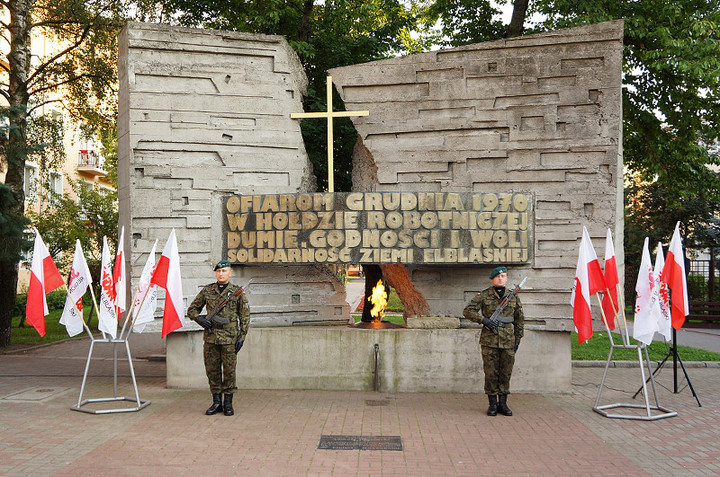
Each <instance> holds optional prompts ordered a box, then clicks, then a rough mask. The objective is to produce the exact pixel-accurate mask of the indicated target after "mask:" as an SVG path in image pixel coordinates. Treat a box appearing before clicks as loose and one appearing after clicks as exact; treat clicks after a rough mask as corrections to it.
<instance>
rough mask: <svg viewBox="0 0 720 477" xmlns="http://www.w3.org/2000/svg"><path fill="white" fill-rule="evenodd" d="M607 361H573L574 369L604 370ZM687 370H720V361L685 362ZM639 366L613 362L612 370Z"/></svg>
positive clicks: (633, 362) (633, 363) (669, 362)
mask: <svg viewBox="0 0 720 477" xmlns="http://www.w3.org/2000/svg"><path fill="white" fill-rule="evenodd" d="M606 363H607V361H591V360H587V361H573V362H572V366H573V368H604V367H605V364H606ZM652 364H653V365H655V366H658V365H659V364H660V362H659V361H652ZM665 364H666V365H668V364H670V365H672V361H670V360H668V361H667V362H666V363H665ZM683 364H684V365H685V367H686V368H720V361H683ZM637 365H638V362H637V361H612V362H611V363H610V367H611V368H634V367H636V366H637Z"/></svg>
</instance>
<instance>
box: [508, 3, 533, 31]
mask: <svg viewBox="0 0 720 477" xmlns="http://www.w3.org/2000/svg"><path fill="white" fill-rule="evenodd" d="M527 7H528V0H515V2H514V3H513V13H512V18H511V19H510V25H508V29H507V32H505V38H512V37H514V36H520V35H522V34H523V25H524V24H525V15H526V14H527Z"/></svg>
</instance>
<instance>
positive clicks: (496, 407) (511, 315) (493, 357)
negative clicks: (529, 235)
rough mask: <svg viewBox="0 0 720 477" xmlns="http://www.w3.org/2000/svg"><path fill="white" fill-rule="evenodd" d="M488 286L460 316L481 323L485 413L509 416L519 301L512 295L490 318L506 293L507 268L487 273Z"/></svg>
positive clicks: (520, 321)
mask: <svg viewBox="0 0 720 477" xmlns="http://www.w3.org/2000/svg"><path fill="white" fill-rule="evenodd" d="M490 280H491V281H492V286H491V287H488V288H486V289H485V290H483V291H481V292H480V293H478V294H477V295H476V296H475V298H473V299H472V300H471V301H470V303H469V304H468V305H467V306H466V307H465V309H464V310H463V316H464V317H465V318H468V319H470V320H472V321H476V322H478V323H482V324H483V330H482V332H481V333H480V346H481V349H482V360H483V370H484V371H485V393H486V394H487V395H488V401H489V402H490V406H489V407H488V411H487V414H488V416H495V415H497V413H498V411H499V412H500V414H502V415H504V416H512V411H511V410H510V408H509V407H508V406H507V395H508V393H509V392H510V376H511V374H512V369H513V364H514V363H515V352H516V351H517V349H518V346H519V345H520V339H521V338H522V337H523V332H524V324H525V316H524V315H523V309H522V304H521V303H520V299H519V298H518V297H517V296H514V297H513V298H512V299H511V300H510V301H509V302H508V305H507V307H506V308H505V309H504V310H503V312H502V313H501V314H500V320H490V317H491V316H492V314H493V313H494V312H495V309H496V308H497V307H498V305H499V304H500V302H501V301H502V299H503V297H504V296H505V294H506V293H509V292H508V291H507V290H506V289H505V285H506V284H507V268H505V267H497V268H495V269H494V270H493V271H492V272H491V273H490Z"/></svg>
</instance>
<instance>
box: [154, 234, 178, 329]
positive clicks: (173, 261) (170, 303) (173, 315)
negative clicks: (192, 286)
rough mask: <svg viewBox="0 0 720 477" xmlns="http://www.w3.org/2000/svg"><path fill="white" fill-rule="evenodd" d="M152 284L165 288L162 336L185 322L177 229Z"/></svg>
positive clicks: (169, 239)
mask: <svg viewBox="0 0 720 477" xmlns="http://www.w3.org/2000/svg"><path fill="white" fill-rule="evenodd" d="M150 284H151V285H158V286H160V287H162V288H164V289H165V307H164V309H163V326H162V334H161V338H164V337H165V336H166V335H167V334H168V333H171V332H173V331H175V330H177V329H178V328H182V327H183V326H184V324H185V322H184V316H185V304H184V303H183V292H182V278H181V277H180V254H179V253H178V246H177V240H176V239H175V229H172V231H171V232H170V236H169V237H168V240H167V243H166V244H165V249H164V250H163V253H162V256H161V257H160V260H159V261H158V264H157V267H155V272H154V273H153V276H152V279H151V280H150Z"/></svg>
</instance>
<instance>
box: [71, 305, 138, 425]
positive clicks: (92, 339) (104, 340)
mask: <svg viewBox="0 0 720 477" xmlns="http://www.w3.org/2000/svg"><path fill="white" fill-rule="evenodd" d="M93 298H94V297H93ZM126 325H127V319H126V320H125V325H123V328H122V330H121V331H120V338H117V339H113V338H112V337H110V336H106V335H105V333H103V337H102V339H97V338H95V337H94V336H93V335H92V333H90V330H89V329H87V325H86V329H87V332H88V335H90V351H89V352H88V357H87V362H86V363H85V373H84V375H83V380H82V386H81V387H80V396H79V397H78V402H77V404H76V405H75V406H73V407H71V408H70V409H72V410H73V411H80V412H87V413H90V414H111V413H118V412H135V411H139V410H141V409H143V408H145V407H147V406H149V405H150V401H143V400H141V399H140V395H139V394H138V388H137V381H136V380H135V370H134V368H133V363H132V356H131V355H130V345H129V337H130V332H131V331H132V327H130V328H129V329H128V330H127V333H125V329H126ZM123 334H124V335H125V337H124V338H123ZM95 343H112V345H113V396H112V397H107V398H97V399H85V400H84V401H83V398H82V397H83V392H84V391H85V383H86V381H87V375H88V370H89V369H90V360H91V359H92V354H93V350H94V349H95ZM120 343H123V344H124V345H125V351H126V352H127V358H128V365H129V366H130V376H131V377H132V383H133V390H134V391H135V398H134V399H133V398H130V397H125V396H118V393H117V365H118V353H117V347H118V344H120ZM115 401H130V402H134V403H135V406H134V407H124V408H116V409H97V410H95V409H85V408H83V406H85V405H86V404H90V403H96V402H115Z"/></svg>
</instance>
